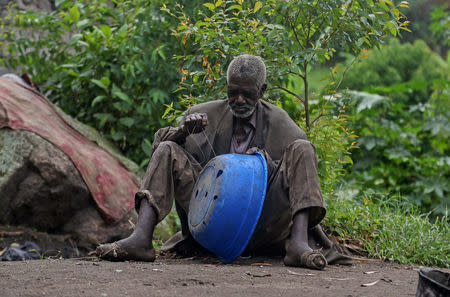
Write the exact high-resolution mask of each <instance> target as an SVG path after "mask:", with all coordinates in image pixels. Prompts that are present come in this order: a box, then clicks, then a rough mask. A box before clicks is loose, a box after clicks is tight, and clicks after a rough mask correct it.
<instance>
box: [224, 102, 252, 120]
mask: <svg viewBox="0 0 450 297" xmlns="http://www.w3.org/2000/svg"><path fill="white" fill-rule="evenodd" d="M228 105H229V106H230V108H231V113H232V114H233V115H234V116H235V117H237V118H241V119H246V118H248V117H250V116H251V115H252V114H253V113H254V112H255V109H256V105H250V104H245V105H237V104H230V103H228Z"/></svg>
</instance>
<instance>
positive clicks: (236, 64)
mask: <svg viewBox="0 0 450 297" xmlns="http://www.w3.org/2000/svg"><path fill="white" fill-rule="evenodd" d="M231 78H233V79H240V78H244V79H252V80H253V81H255V83H256V87H257V88H258V89H259V88H261V87H262V86H263V85H264V84H265V82H266V65H265V64H264V62H263V60H262V59H261V57H258V56H253V55H248V54H243V55H240V56H237V57H235V58H234V59H233V61H231V63H230V65H228V70H227V83H230V79H231Z"/></svg>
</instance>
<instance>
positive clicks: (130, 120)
mask: <svg viewBox="0 0 450 297" xmlns="http://www.w3.org/2000/svg"><path fill="white" fill-rule="evenodd" d="M119 122H120V123H121V124H122V125H124V126H126V127H128V128H131V126H133V125H134V123H135V120H134V119H133V118H130V117H125V118H121V119H120V120H119Z"/></svg>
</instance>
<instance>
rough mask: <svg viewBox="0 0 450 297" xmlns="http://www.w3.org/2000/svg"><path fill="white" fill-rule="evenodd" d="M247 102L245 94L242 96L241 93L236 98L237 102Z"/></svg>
mask: <svg viewBox="0 0 450 297" xmlns="http://www.w3.org/2000/svg"><path fill="white" fill-rule="evenodd" d="M244 103H245V99H244V96H242V95H241V94H239V95H238V96H237V98H236V104H244Z"/></svg>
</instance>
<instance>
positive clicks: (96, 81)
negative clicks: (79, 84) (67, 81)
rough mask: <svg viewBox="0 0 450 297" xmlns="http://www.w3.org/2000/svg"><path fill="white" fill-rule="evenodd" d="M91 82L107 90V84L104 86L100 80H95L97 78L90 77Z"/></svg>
mask: <svg viewBox="0 0 450 297" xmlns="http://www.w3.org/2000/svg"><path fill="white" fill-rule="evenodd" d="M91 82H93V83H94V84H96V85H97V86H99V87H100V88H102V89H105V90H107V89H108V86H106V85H105V84H104V83H102V82H101V81H99V80H97V79H91Z"/></svg>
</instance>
